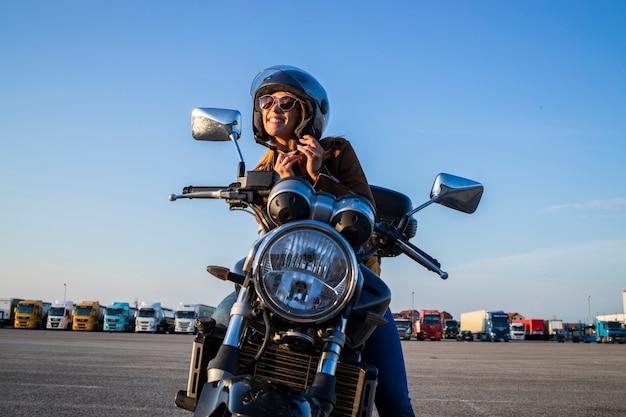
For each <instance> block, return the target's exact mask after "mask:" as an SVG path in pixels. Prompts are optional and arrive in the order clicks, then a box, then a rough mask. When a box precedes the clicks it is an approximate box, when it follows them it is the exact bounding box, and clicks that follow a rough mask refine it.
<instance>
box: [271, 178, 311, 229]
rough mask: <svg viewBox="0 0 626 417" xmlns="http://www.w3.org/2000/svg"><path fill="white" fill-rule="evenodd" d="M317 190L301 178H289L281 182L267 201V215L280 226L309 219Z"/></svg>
mask: <svg viewBox="0 0 626 417" xmlns="http://www.w3.org/2000/svg"><path fill="white" fill-rule="evenodd" d="M314 194H315V190H314V189H313V187H311V185H310V184H309V183H308V182H306V181H304V180H303V179H301V178H297V177H289V178H286V179H284V180H282V181H279V182H278V183H277V184H276V185H275V186H274V188H273V189H272V192H271V194H270V195H269V197H268V199H267V213H268V214H269V216H270V218H271V219H272V222H274V224H275V225H277V226H280V225H282V224H285V223H289V222H293V221H295V220H304V219H308V218H309V214H310V213H311V200H312V199H313V195H314Z"/></svg>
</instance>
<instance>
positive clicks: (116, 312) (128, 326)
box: [104, 301, 137, 332]
mask: <svg viewBox="0 0 626 417" xmlns="http://www.w3.org/2000/svg"><path fill="white" fill-rule="evenodd" d="M136 313H137V309H135V308H133V307H131V306H130V304H129V303H127V302H120V301H116V302H114V303H113V304H111V305H109V306H107V308H106V309H105V310H104V331H105V332H132V331H134V330H135V315H136Z"/></svg>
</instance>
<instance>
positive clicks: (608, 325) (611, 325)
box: [606, 321, 622, 330]
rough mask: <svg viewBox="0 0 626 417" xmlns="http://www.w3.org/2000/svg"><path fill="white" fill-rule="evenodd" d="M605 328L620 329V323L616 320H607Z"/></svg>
mask: <svg viewBox="0 0 626 417" xmlns="http://www.w3.org/2000/svg"><path fill="white" fill-rule="evenodd" d="M606 328H607V329H609V330H622V324H621V323H620V322H617V321H609V322H607V323H606Z"/></svg>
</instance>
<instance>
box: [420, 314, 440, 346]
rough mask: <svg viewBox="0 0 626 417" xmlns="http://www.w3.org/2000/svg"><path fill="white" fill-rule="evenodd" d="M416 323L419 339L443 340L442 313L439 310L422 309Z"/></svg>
mask: <svg viewBox="0 0 626 417" xmlns="http://www.w3.org/2000/svg"><path fill="white" fill-rule="evenodd" d="M415 324H416V327H417V329H416V331H417V339H418V340H436V341H440V340H441V314H439V310H420V318H419V320H418V321H417V322H416V323H415Z"/></svg>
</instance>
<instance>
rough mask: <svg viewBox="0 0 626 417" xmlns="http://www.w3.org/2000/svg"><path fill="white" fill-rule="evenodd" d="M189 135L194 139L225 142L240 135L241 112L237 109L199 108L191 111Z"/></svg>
mask: <svg viewBox="0 0 626 417" xmlns="http://www.w3.org/2000/svg"><path fill="white" fill-rule="evenodd" d="M191 135H192V136H193V138H194V139H196V140H206V141H212V142H217V141H218V142H225V141H229V140H233V139H235V140H236V139H239V137H240V136H241V113H240V112H239V111H237V110H228V109H214V108H200V107H197V108H195V109H193V111H192V112H191Z"/></svg>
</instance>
